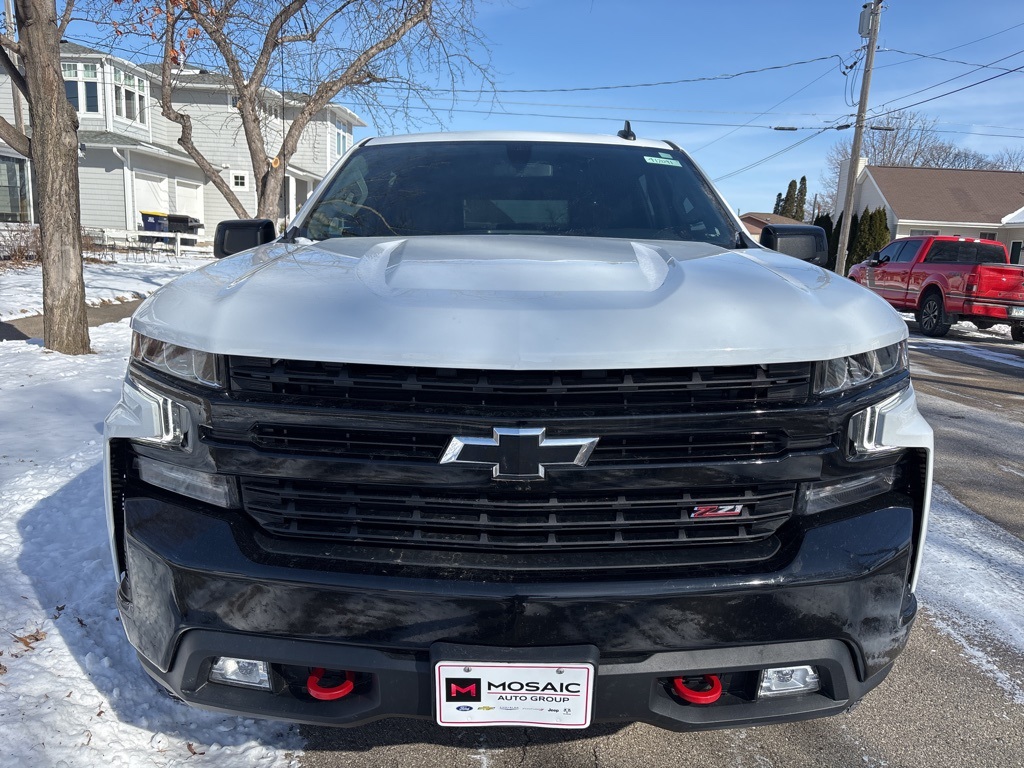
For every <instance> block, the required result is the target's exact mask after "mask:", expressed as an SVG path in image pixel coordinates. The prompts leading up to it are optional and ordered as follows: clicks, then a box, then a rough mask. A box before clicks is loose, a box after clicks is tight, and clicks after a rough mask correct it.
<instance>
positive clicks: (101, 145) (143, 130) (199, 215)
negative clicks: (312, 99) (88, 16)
mask: <svg viewBox="0 0 1024 768" xmlns="http://www.w3.org/2000/svg"><path fill="white" fill-rule="evenodd" d="M61 66H62V68H63V73H64V82H65V88H66V93H67V96H68V100H69V101H70V102H71V104H72V105H73V106H74V107H75V108H76V109H77V110H78V116H79V121H80V128H79V133H78V140H79V158H80V160H79V173H80V179H81V198H82V226H83V227H96V228H110V229H139V228H141V227H142V226H143V217H142V213H141V212H143V211H146V212H156V213H164V214H174V215H179V216H189V217H192V218H194V219H198V220H199V221H200V222H202V224H203V226H204V228H205V229H206V231H208V232H211V233H212V231H213V228H214V227H216V225H217V223H218V222H220V221H222V220H224V219H233V218H236V215H235V213H234V212H233V211H232V209H231V207H230V206H229V205H228V203H227V201H226V200H225V199H224V196H223V195H222V194H221V193H220V192H219V191H218V190H217V188H216V187H215V186H214V185H213V183H212V182H211V181H210V180H209V179H207V178H206V176H205V175H204V174H203V172H202V171H200V170H199V168H198V166H196V164H195V163H194V162H193V161H192V159H191V158H190V157H189V156H188V155H187V154H185V152H184V151H183V150H182V149H181V148H180V147H179V146H178V144H177V138H178V136H179V135H180V127H179V126H178V125H177V124H176V123H173V122H171V121H169V120H167V119H165V118H164V117H163V115H162V114H161V112H160V104H159V97H160V74H159V66H157V65H147V66H138V65H135V64H133V63H131V62H129V61H126V60H124V59H121V58H118V57H116V56H112V55H111V54H108V53H103V52H102V51H97V50H93V49H91V48H85V47H83V46H80V45H76V44H75V43H67V42H65V43H61ZM175 80H176V84H175V90H174V104H175V107H176V108H178V109H180V110H181V111H184V112H188V113H189V115H191V117H192V122H193V140H194V141H195V144H196V146H197V147H198V148H199V149H200V151H202V152H203V154H204V155H205V156H206V157H207V158H208V159H209V160H210V162H211V164H212V165H213V166H214V167H215V168H218V169H219V170H220V172H221V173H222V174H223V176H224V178H225V179H226V180H227V181H228V183H229V184H230V185H231V187H232V188H233V189H234V191H235V193H236V195H238V197H239V199H240V200H241V201H242V203H243V204H244V205H245V206H246V208H247V210H248V212H249V214H250V215H255V212H256V185H255V183H254V179H253V171H252V165H251V160H250V158H249V150H248V146H247V145H246V142H245V136H244V134H243V131H242V122H241V118H240V116H239V114H238V111H237V109H236V108H235V106H234V103H235V100H234V98H233V96H232V88H231V84H230V79H229V78H227V77H226V76H224V75H219V74H216V73H211V72H207V71H204V70H198V69H193V70H188V69H185V70H181V71H178V72H177V73H176V75H175ZM264 98H265V102H266V104H267V110H266V113H265V114H264V119H263V125H264V130H265V131H266V134H265V135H266V138H267V147H268V151H274V150H275V149H276V148H277V147H279V146H280V141H281V136H282V130H283V128H284V127H286V126H287V124H288V121H289V120H290V119H294V116H295V115H296V114H297V113H298V110H299V109H301V107H302V105H303V97H302V95H301V94H295V93H285V94H283V95H282V94H281V93H280V92H279V91H274V90H271V89H267V90H266V91H265V93H264ZM13 110H14V108H13V97H12V89H11V83H10V81H9V79H8V78H6V77H3V76H0V113H2V114H3V115H4V116H5V117H7V118H8V120H12V121H13V117H12V115H13ZM25 114H26V116H27V109H26V110H25ZM365 125H366V124H365V123H364V122H363V121H362V120H360V119H359V118H358V117H357V116H356V115H355V114H353V113H352V112H351V111H349V110H348V109H346V108H345V107H342V106H340V105H337V104H331V105H329V106H328V107H327V108H325V109H324V110H322V111H321V112H320V113H319V114H317V115H316V117H315V118H314V119H313V120H312V121H311V122H310V124H309V126H308V127H307V128H306V130H305V131H304V132H303V136H302V139H301V140H300V142H299V146H298V149H297V151H296V153H295V155H294V156H293V157H292V158H291V159H290V160H289V163H288V166H287V173H286V181H285V190H284V194H283V196H282V205H281V210H280V216H281V218H282V219H290V218H291V217H292V216H293V215H294V214H295V212H296V211H297V210H298V208H299V207H300V206H301V205H302V203H303V202H305V200H306V198H307V197H308V196H309V194H310V193H311V192H312V191H313V188H314V187H315V186H316V184H317V183H318V182H319V181H320V180H321V179H322V178H323V177H324V176H325V175H326V174H327V172H328V170H329V169H330V168H331V167H332V166H333V165H334V163H335V162H337V160H338V159H339V158H340V157H341V155H342V154H344V153H345V152H346V151H347V150H348V148H349V147H351V146H352V133H353V129H354V128H355V127H362V126H365ZM29 177H30V174H29V173H28V172H27V163H26V161H25V159H24V158H22V157H21V156H20V155H19V154H18V153H16V152H14V151H13V150H12V149H10V148H9V147H7V146H6V145H4V144H3V143H2V142H0V221H32V204H31V195H32V191H31V185H30V182H29ZM200 232H202V230H200Z"/></svg>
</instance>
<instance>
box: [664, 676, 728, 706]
mask: <svg viewBox="0 0 1024 768" xmlns="http://www.w3.org/2000/svg"><path fill="white" fill-rule="evenodd" d="M704 682H705V683H707V684H708V685H709V686H711V687H710V688H708V690H706V691H695V690H693V688H690V687H689V686H688V685H687V684H686V678H683V677H676V678H673V679H672V688H673V689H674V690H675V692H676V693H677V694H679V696H680V697H681V698H682V699H683V700H684V701H688V702H690V703H691V704H714V703H715V702H716V701H718V700H719V699H720V698H722V681H721V680H719V679H718V675H704Z"/></svg>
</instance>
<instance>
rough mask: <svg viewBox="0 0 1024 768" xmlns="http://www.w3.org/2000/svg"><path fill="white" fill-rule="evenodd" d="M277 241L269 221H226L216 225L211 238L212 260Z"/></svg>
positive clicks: (275, 232) (271, 223) (272, 223)
mask: <svg viewBox="0 0 1024 768" xmlns="http://www.w3.org/2000/svg"><path fill="white" fill-rule="evenodd" d="M275 239H277V231H276V229H275V228H274V222H272V221H271V220H270V219H228V220H227V221H222V222H221V223H220V224H218V225H217V234H215V235H214V237H213V255H214V258H217V259H223V258H224V257H225V256H232V255H233V254H236V253H241V252H242V251H248V250H249V249H250V248H255V247H256V246H257V245H263V244H264V243H269V242H271V241H273V240H275Z"/></svg>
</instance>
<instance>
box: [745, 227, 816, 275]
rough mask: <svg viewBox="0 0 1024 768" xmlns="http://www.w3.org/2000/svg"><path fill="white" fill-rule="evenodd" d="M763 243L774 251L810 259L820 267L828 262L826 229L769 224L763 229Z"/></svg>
mask: <svg viewBox="0 0 1024 768" xmlns="http://www.w3.org/2000/svg"><path fill="white" fill-rule="evenodd" d="M760 242H761V245H763V246H764V247H765V248H771V249H772V250H773V251H778V252H779V253H784V254H786V255H787V256H793V257H794V258H797V259H800V260H801V261H809V262H810V263H811V264H817V265H818V266H819V267H823V266H825V264H826V263H828V240H827V239H826V237H825V230H824V229H822V228H821V227H814V226H810V225H804V224H769V225H767V226H766V227H765V228H764V229H762V230H761V240H760Z"/></svg>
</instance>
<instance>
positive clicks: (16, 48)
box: [0, 35, 21, 56]
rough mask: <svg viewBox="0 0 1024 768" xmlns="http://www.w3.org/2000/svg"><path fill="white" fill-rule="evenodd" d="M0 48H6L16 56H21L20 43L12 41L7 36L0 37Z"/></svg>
mask: <svg viewBox="0 0 1024 768" xmlns="http://www.w3.org/2000/svg"><path fill="white" fill-rule="evenodd" d="M0 46H3V48H6V49H7V50H8V51H10V52H11V53H13V54H15V55H17V56H20V55H21V43H19V42H18V41H17V40H12V39H11V38H9V37H8V36H7V35H0ZM0 50H2V48H0Z"/></svg>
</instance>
